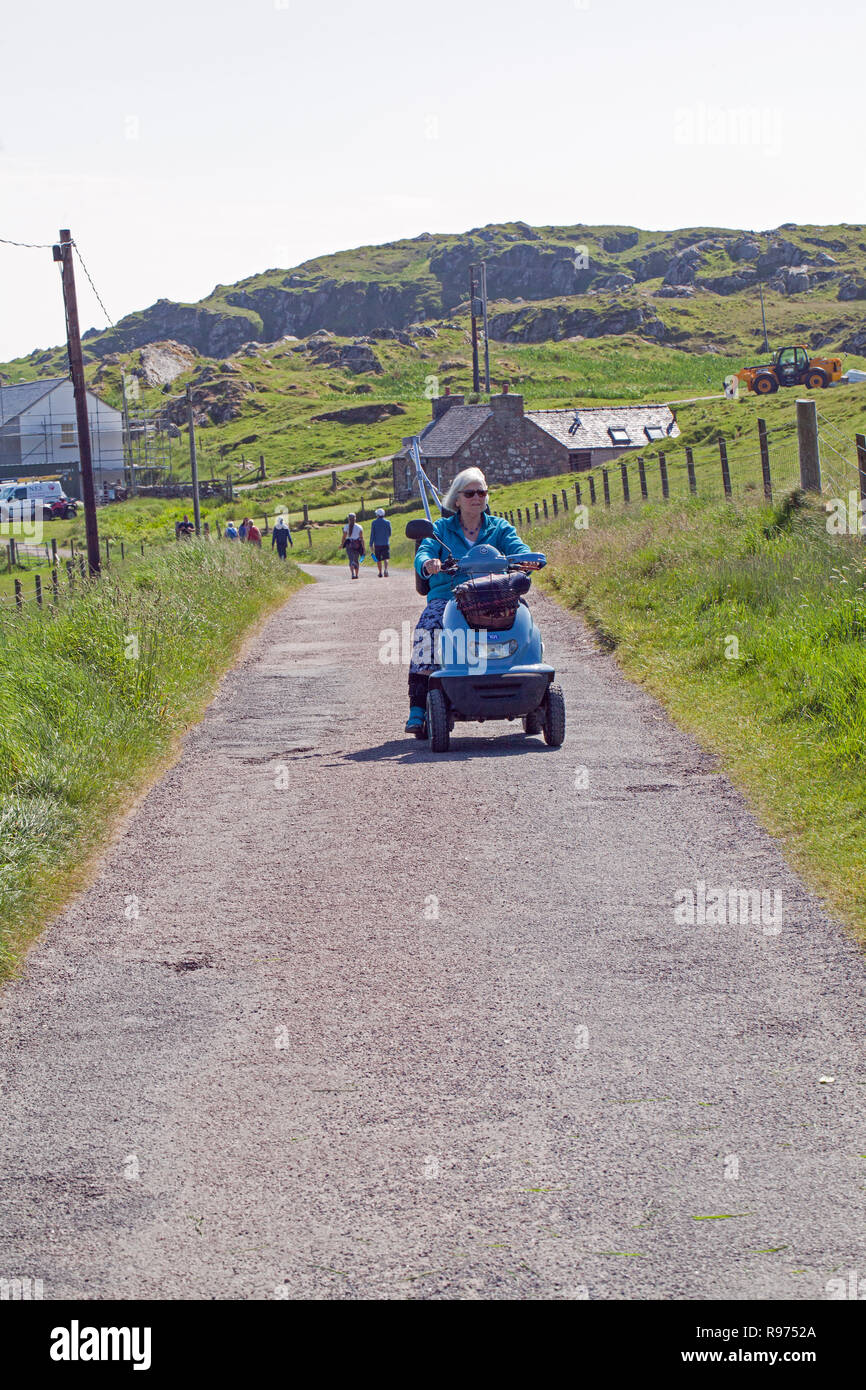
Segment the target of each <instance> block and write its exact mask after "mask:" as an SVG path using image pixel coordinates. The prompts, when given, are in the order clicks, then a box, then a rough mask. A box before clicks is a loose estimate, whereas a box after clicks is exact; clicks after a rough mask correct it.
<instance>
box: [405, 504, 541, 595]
mask: <svg viewBox="0 0 866 1390" xmlns="http://www.w3.org/2000/svg"><path fill="white" fill-rule="evenodd" d="M433 529H434V530H435V532H436V535H437V536H438V538H439V540H442V541H444V542H445V544H446V545H447V547H448V549H449V550H450V551H451V553H452V555H454V557H455V559H457V560H460V559H462V558H463V556H464V555H468V554H469V551H470V550H471V549H472V546H471V545H470V544H469V542H468V541H467V539H466V537H465V536H464V534H463V528H462V526H461V525H460V518H459V517H458V516H443V517H440V518H439V520H438V521H434V523H433ZM439 540H434V538H433V537H432V536H430V538H429V539H428V540H426V541H422V542H421V544H420V545H419V547H418V554H417V555H416V556H415V569H416V570H417V571H418V573H419V574H421V567H422V565H423V564H424V561H425V560H444V559H445V552H444V550H443V549H442V547H441V546H440V544H439ZM473 544H475V545H495V546H496V549H497V550H501V551H502V554H503V555H531V554H532V552H531V550H530V549H529V546H528V545H527V544H526V542H525V541H522V540H521V539H520V537H519V536H518V534H517V532H516V531H515V529H514V527H513V526H512V525H511V523H510V522H509V521H506V520H505V519H504V518H503V517H501V516H491V515H490V513H489V512H484V514H483V515H482V518H481V530H480V531H479V532H478V539H477V540H476V541H474V542H473ZM456 582H459V581H458V580H457V579H456V577H455V576H454V575H450V574H441V573H440V574H434V575H431V576H430V593H429V594H428V601H430V600H432V599H434V598H450V596H451V592H452V590H453V588H454V585H455V583H456Z"/></svg>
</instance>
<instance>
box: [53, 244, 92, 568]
mask: <svg viewBox="0 0 866 1390" xmlns="http://www.w3.org/2000/svg"><path fill="white" fill-rule="evenodd" d="M52 254H53V256H54V259H55V261H59V262H60V266H61V273H62V276H63V303H64V307H65V310H66V349H67V352H68V354H69V374H70V376H71V377H72V390H73V393H74V395H75V420H76V424H77V427H78V458H79V465H80V470H81V500H82V502H83V503H84V532H85V535H86V537H87V564H88V568H89V570H90V573H91V575H97V574H99V572H100V569H101V568H102V566H101V563H100V558H99V527H98V526H97V523H96V495H95V493H94V490H93V454H92V453H91V449H90V422H89V420H88V418H87V383H86V382H85V380H84V359H83V358H82V356H81V329H80V327H79V324H78V300H77V299H76V296H75V269H74V266H73V263H72V233H71V232H70V230H69V228H68V227H63V228H61V231H60V242H59V244H58V245H56V246H54V247H53V248H52Z"/></svg>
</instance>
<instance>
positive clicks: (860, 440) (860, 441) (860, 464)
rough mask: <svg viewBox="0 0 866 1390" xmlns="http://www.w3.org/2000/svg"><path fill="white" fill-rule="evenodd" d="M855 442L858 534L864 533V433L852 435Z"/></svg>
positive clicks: (865, 505) (865, 509)
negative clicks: (857, 486)
mask: <svg viewBox="0 0 866 1390" xmlns="http://www.w3.org/2000/svg"><path fill="white" fill-rule="evenodd" d="M854 439H855V441H856V444H857V474H858V477H859V479H860V504H861V505H860V534H861V536H862V535H863V534H864V521H863V516H864V513H866V434H857V435H855V436H854Z"/></svg>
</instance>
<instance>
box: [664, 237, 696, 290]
mask: <svg viewBox="0 0 866 1390" xmlns="http://www.w3.org/2000/svg"><path fill="white" fill-rule="evenodd" d="M702 260H703V257H702V256H701V253H700V251H699V250H698V249H697V247H695V246H692V247H689V248H688V249H687V250H685V251H683V252H682V253H681V254H680V255H679V256H675V257H674V258H673V260H672V261H671V262H670V263H669V265H668V268H667V270H666V271H665V278H664V283H665V284H666V285H693V284H694V283H695V275H696V273H697V269H698V266H699V265H700V264H701V262H702Z"/></svg>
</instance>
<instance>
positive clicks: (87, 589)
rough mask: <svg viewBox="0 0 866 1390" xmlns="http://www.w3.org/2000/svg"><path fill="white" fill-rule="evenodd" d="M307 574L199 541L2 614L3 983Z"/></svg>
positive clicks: (246, 551)
mask: <svg viewBox="0 0 866 1390" xmlns="http://www.w3.org/2000/svg"><path fill="white" fill-rule="evenodd" d="M302 582H303V575H302V574H301V572H300V571H299V570H297V569H296V568H295V567H294V566H292V565H289V566H286V565H285V564H284V563H282V562H281V561H279V560H277V559H274V558H273V557H271V556H270V555H268V554H267V553H265V554H262V553H261V552H259V551H257V550H255V549H254V548H253V547H251V546H239V545H238V546H216V545H208V544H204V543H200V544H197V543H189V544H185V545H182V546H180V545H178V546H169V547H166V548H165V549H162V550H153V551H151V552H149V554H148V556H147V558H146V559H144V560H142V561H141V562H140V563H138V564H136V565H135V566H134V567H128V568H124V569H117V570H116V571H115V570H108V571H107V572H105V573H104V575H103V577H102V579H100V580H99V581H98V582H96V583H92V584H91V583H86V584H84V583H82V584H80V585H79V588H78V590H77V592H76V594H75V596H74V598H72V599H68V600H66V601H64V602H62V603H61V605H60V606H59V607H58V608H57V609H55V610H49V611H46V612H42V613H39V612H38V611H34V610H33V609H32V608H25V610H24V611H23V612H22V613H20V614H19V613H16V612H15V611H14V610H12V611H11V612H9V611H7V612H4V613H2V614H0V788H2V811H0V978H3V977H6V976H8V975H9V974H10V973H11V972H12V971H13V970H14V968H15V966H16V964H17V962H18V960H19V959H20V957H21V955H22V953H23V951H24V949H25V948H26V945H27V943H28V942H29V940H30V939H31V938H32V937H33V936H34V935H35V934H36V932H37V931H38V930H39V928H40V927H41V925H42V924H43V923H44V921H45V919H46V916H47V915H49V914H50V913H51V911H53V910H54V909H56V908H57V907H58V906H59V905H60V904H61V903H62V902H63V901H64V900H65V899H67V898H68V897H69V895H70V893H71V892H72V891H74V890H75V889H77V888H78V887H80V886H81V883H82V882H83V879H84V877H85V864H86V859H87V856H88V854H89V853H91V852H92V851H93V849H94V848H95V847H96V846H97V845H99V844H100V843H102V842H104V840H105V838H106V835H107V833H108V831H109V830H110V828H111V824H112V822H113V821H114V820H115V819H116V817H117V815H118V813H119V812H121V811H122V810H123V809H124V808H125V807H127V806H128V805H130V804H131V802H132V801H133V799H134V797H135V795H136V794H137V793H138V792H139V791H140V790H141V788H142V787H143V785H145V783H146V781H147V779H148V777H150V776H152V775H153V773H154V772H155V771H156V770H157V769H158V768H159V767H160V766H162V765H163V764H164V763H165V761H166V759H167V758H168V757H169V756H170V755H171V753H172V751H173V749H174V748H175V747H176V741H177V739H178V737H179V736H180V735H181V734H182V733H183V731H184V730H185V729H186V728H187V727H188V726H189V725H190V724H192V723H193V722H195V721H196V720H197V719H198V718H199V717H200V716H201V714H202V712H203V710H204V708H205V706H206V705H207V703H208V701H209V699H210V697H211V695H212V693H213V689H214V686H215V684H216V682H217V680H218V679H219V677H220V676H221V675H222V674H223V673H224V672H225V671H226V670H227V669H228V668H229V666H231V664H232V662H233V660H234V658H235V655H236V652H237V650H238V648H239V646H240V644H241V642H242V640H243V638H244V636H245V634H246V633H247V632H248V630H249V628H250V627H251V625H252V624H254V623H255V622H256V621H257V620H259V619H260V618H262V617H263V616H264V614H266V613H267V612H268V611H269V609H271V608H272V607H274V606H275V605H276V604H278V603H280V602H282V601H283V600H284V599H285V598H286V597H287V596H288V594H289V593H290V592H291V591H292V589H293V588H295V587H296V586H297V585H299V584H300V583H302Z"/></svg>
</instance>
